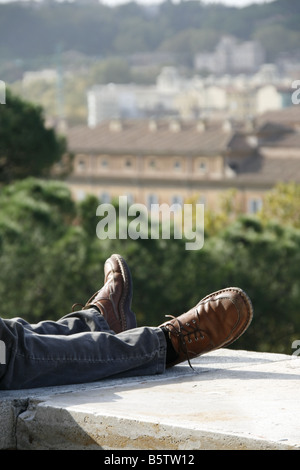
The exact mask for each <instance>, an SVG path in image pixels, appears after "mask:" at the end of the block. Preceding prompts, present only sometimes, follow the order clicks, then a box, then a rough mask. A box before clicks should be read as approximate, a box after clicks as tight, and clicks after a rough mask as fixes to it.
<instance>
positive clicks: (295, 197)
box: [259, 182, 300, 228]
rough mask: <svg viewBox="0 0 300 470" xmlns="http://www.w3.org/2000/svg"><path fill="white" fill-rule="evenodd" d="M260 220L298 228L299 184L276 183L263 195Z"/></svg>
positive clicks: (299, 208)
mask: <svg viewBox="0 0 300 470" xmlns="http://www.w3.org/2000/svg"><path fill="white" fill-rule="evenodd" d="M259 216H260V218H261V220H263V221H270V220H276V221H277V222H278V223H280V224H284V225H291V226H293V227H296V228H300V184H296V183H293V182H292V183H278V184H277V185H276V186H275V188H274V189H272V190H271V191H268V192H267V194H266V195H265V197H264V203H263V207H262V210H261V212H260V214H259Z"/></svg>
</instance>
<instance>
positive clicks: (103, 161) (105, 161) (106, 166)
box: [101, 158, 108, 170]
mask: <svg viewBox="0 0 300 470" xmlns="http://www.w3.org/2000/svg"><path fill="white" fill-rule="evenodd" d="M101 168H102V169H103V170H105V169H106V168H108V161H107V160H106V158H103V159H102V160H101Z"/></svg>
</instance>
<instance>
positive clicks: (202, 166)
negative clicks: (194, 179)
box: [197, 159, 207, 173]
mask: <svg viewBox="0 0 300 470" xmlns="http://www.w3.org/2000/svg"><path fill="white" fill-rule="evenodd" d="M197 169H198V171H199V172H200V173H207V161H206V159H199V160H198V165H197Z"/></svg>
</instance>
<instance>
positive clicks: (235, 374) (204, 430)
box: [0, 349, 300, 450]
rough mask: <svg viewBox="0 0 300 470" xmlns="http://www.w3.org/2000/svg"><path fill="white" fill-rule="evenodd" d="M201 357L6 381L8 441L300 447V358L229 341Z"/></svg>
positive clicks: (8, 444)
mask: <svg viewBox="0 0 300 470" xmlns="http://www.w3.org/2000/svg"><path fill="white" fill-rule="evenodd" d="M193 367H194V369H195V370H194V371H193V370H192V369H190V368H189V366H188V364H187V363H184V364H180V365H178V366H176V367H173V368H172V369H168V370H167V372H166V374H164V375H157V376H154V377H153V376H151V377H149V376H145V377H139V378H127V379H114V380H112V379H109V380H103V381H101V382H96V383H91V384H81V385H73V386H63V387H51V388H40V389H34V390H21V391H11V392H7V391H0V422H1V429H0V449H34V450H36V449H74V450H75V449H76V450H81V449H104V450H140V449H147V450H197V449H200V450H210V449H212V450H216V449H217V450H223V449H226V450H232V449H234V450H240V449H241V450H242V449H245V450H246V449H247V450H256V449H262V450H279V449H286V450H288V449H291V450H293V449H298V450H300V427H299V416H300V401H299V379H300V358H297V357H294V356H287V355H281V354H268V353H257V352H248V351H234V350H229V349H221V350H218V351H215V352H212V353H209V354H207V355H205V356H202V357H201V358H198V359H196V360H194V361H193Z"/></svg>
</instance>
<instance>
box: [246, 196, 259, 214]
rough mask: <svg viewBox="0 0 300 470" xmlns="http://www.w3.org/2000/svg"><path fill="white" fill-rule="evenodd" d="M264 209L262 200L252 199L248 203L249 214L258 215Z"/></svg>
mask: <svg viewBox="0 0 300 470" xmlns="http://www.w3.org/2000/svg"><path fill="white" fill-rule="evenodd" d="M261 208H262V200H261V198H259V197H256V198H251V199H249V201H248V212H249V213H250V214H256V213H257V212H259V211H260V210H261Z"/></svg>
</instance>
